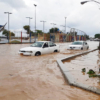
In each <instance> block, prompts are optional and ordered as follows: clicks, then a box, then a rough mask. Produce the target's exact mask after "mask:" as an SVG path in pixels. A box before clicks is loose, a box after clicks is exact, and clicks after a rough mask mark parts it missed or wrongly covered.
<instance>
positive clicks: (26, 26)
mask: <svg viewBox="0 0 100 100" xmlns="http://www.w3.org/2000/svg"><path fill="white" fill-rule="evenodd" d="M23 28H24V29H25V30H26V31H27V34H29V28H30V26H29V25H25V26H23Z"/></svg>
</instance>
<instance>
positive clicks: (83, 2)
mask: <svg viewBox="0 0 100 100" xmlns="http://www.w3.org/2000/svg"><path fill="white" fill-rule="evenodd" d="M91 1H93V2H95V3H98V4H100V2H98V1H95V0H91ZM91 1H82V2H81V4H82V5H83V4H85V3H87V2H91ZM99 38H100V37H99ZM98 49H99V50H100V40H99V47H98Z"/></svg>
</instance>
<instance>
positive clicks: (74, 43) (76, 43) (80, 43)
mask: <svg viewBox="0 0 100 100" xmlns="http://www.w3.org/2000/svg"><path fill="white" fill-rule="evenodd" d="M72 45H82V42H73V43H72Z"/></svg>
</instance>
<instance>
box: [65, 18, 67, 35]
mask: <svg viewBox="0 0 100 100" xmlns="http://www.w3.org/2000/svg"><path fill="white" fill-rule="evenodd" d="M66 18H67V17H65V33H66Z"/></svg>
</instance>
